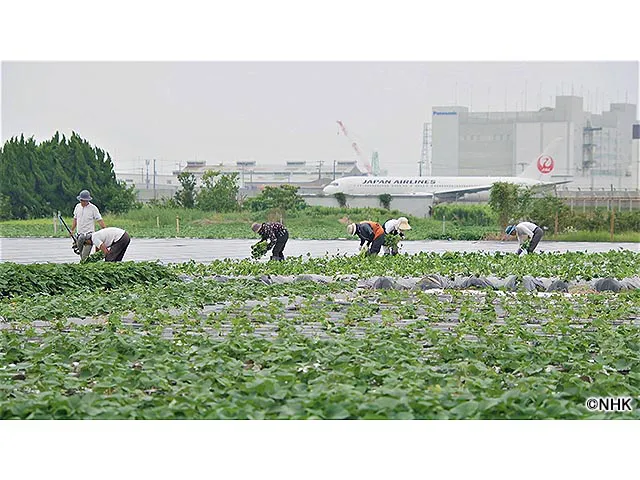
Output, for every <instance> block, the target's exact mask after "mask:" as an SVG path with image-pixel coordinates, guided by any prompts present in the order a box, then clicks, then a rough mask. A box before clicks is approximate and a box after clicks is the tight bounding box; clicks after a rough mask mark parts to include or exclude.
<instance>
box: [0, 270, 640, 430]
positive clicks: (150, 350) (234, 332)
mask: <svg viewBox="0 0 640 480" xmlns="http://www.w3.org/2000/svg"><path fill="white" fill-rule="evenodd" d="M253 263H255V262H253ZM86 267H88V266H86ZM276 297H277V298H276ZM341 298H348V299H349V300H350V301H349V303H348V304H347V305H345V302H344V301H342V300H340V299H341ZM639 302H640V292H625V293H621V294H618V295H613V294H610V293H603V294H586V295H574V296H572V297H566V296H563V295H553V296H551V297H549V298H541V297H538V296H537V295H535V294H525V293H519V294H517V295H501V296H498V295H495V294H487V295H473V296H469V295H465V294H462V293H460V292H455V293H452V292H445V293H444V294H427V293H422V292H408V291H379V292H372V291H367V290H363V289H358V288H356V284H355V282H351V283H344V282H342V283H339V282H337V283H335V284H326V285H322V284H309V283H308V282H296V283H292V284H285V285H265V284H263V283H262V282H260V281H250V280H232V281H229V282H227V283H217V282H213V281H210V280H207V279H205V278H194V279H193V281H191V282H188V283H185V282H183V281H180V280H166V281H163V282H159V283H158V284H157V285H156V284H154V283H149V284H146V285H145V284H131V285H126V286H123V287H120V288H114V289H112V290H109V291H108V292H103V291H93V292H91V295H88V294H87V291H85V290H77V289H70V290H68V291H66V292H65V294H64V295H62V294H59V295H55V294H54V295H42V294H41V295H35V296H34V295H23V296H18V297H14V298H11V299H6V298H5V299H0V316H2V317H3V318H4V319H5V322H9V323H5V324H4V325H3V326H4V329H3V332H2V335H0V352H1V354H2V368H1V369H0V419H3V420H5V419H472V418H473V419H580V418H590V419H598V418H607V419H609V418H615V419H625V418H626V419H638V418H640V411H638V409H635V410H634V411H633V412H615V413H604V412H590V411H588V410H587V409H586V408H585V406H584V402H585V399H586V398H588V397H598V396H601V397H607V396H631V397H633V398H638V396H640V376H639V375H638V369H639V368H640V359H639V358H638V345H640V327H639V326H638V325H637V324H636V323H635V322H634V320H635V318H636V316H637V309H638V304H639ZM72 317H81V318H83V317H87V318H85V319H86V320H92V322H93V323H94V324H87V325H78V324H77V322H73V321H72ZM407 319H410V321H407ZM36 320H37V321H38V322H39V324H38V325H39V326H38V327H37V328H38V330H37V333H36V330H35V327H34V323H33V322H34V321H36ZM304 332H307V333H306V334H305V333H304ZM308 332H315V333H308ZM34 340H35V341H34Z"/></svg>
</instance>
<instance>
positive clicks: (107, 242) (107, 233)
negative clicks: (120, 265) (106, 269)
mask: <svg viewBox="0 0 640 480" xmlns="http://www.w3.org/2000/svg"><path fill="white" fill-rule="evenodd" d="M129 242H131V238H130V237H129V234H128V233H127V232H125V231H124V230H123V229H121V228H118V227H107V228H103V229H102V230H98V231H97V232H95V233H81V234H80V235H78V240H77V244H78V248H82V247H84V246H85V245H88V246H89V250H91V246H92V245H93V246H95V247H96V250H102V252H103V253H104V261H105V262H121V261H122V257H124V254H125V252H126V251H127V247H128V246H129Z"/></svg>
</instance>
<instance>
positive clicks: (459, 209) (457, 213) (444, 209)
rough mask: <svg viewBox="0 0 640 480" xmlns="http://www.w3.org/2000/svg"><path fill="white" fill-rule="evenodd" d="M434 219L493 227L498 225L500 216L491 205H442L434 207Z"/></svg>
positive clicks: (458, 223)
mask: <svg viewBox="0 0 640 480" xmlns="http://www.w3.org/2000/svg"><path fill="white" fill-rule="evenodd" d="M433 217H434V218H435V219H436V220H442V217H444V218H445V219H446V220H448V221H453V222H454V223H455V224H456V225H482V226H493V225H497V224H498V216H497V215H496V213H495V212H494V211H493V210H492V209H491V207H490V206H489V205H464V204H460V203H441V204H439V205H435V206H434V207H433Z"/></svg>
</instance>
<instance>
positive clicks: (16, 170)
mask: <svg viewBox="0 0 640 480" xmlns="http://www.w3.org/2000/svg"><path fill="white" fill-rule="evenodd" d="M84 189H87V190H89V191H90V192H91V195H92V196H93V197H94V198H95V201H94V203H95V204H96V205H97V206H98V207H99V208H100V209H101V210H102V211H104V212H114V213H119V212H124V211H127V210H128V209H130V208H131V207H133V206H134V205H135V191H134V188H133V187H127V186H126V184H125V183H124V182H122V181H118V180H117V179H116V176H115V173H114V171H113V163H112V161H111V157H110V156H109V154H108V153H106V152H105V151H104V150H102V149H100V148H97V147H93V146H91V145H90V144H89V142H88V141H86V140H84V139H83V138H81V137H80V136H79V135H78V134H77V133H75V132H73V133H72V135H71V137H70V138H69V139H68V140H67V139H66V138H65V136H64V135H62V136H61V135H60V134H59V133H58V132H56V134H55V135H54V136H53V137H52V138H51V139H50V140H46V141H44V142H42V143H40V144H39V145H38V144H36V142H35V140H34V139H33V137H31V138H29V139H28V140H25V138H24V135H21V136H20V137H19V138H17V137H14V138H11V139H9V140H8V141H6V142H5V144H4V145H3V147H2V148H0V197H1V199H2V202H1V205H2V209H1V211H0V214H2V215H3V216H5V217H6V216H8V217H10V218H34V217H42V216H48V215H51V213H52V212H55V211H58V210H59V211H61V212H69V211H70V210H72V209H73V206H74V205H75V203H76V196H77V195H78V193H79V192H80V191H81V190H84Z"/></svg>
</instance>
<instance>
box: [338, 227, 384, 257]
mask: <svg viewBox="0 0 640 480" xmlns="http://www.w3.org/2000/svg"><path fill="white" fill-rule="evenodd" d="M347 232H348V233H349V235H357V236H358V237H359V238H360V250H364V249H365V248H368V253H369V255H378V254H379V253H380V249H381V248H382V246H383V245H384V228H382V225H380V224H379V223H377V222H369V221H366V222H360V223H350V224H349V225H347ZM365 243H366V244H367V245H366V247H365Z"/></svg>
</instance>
